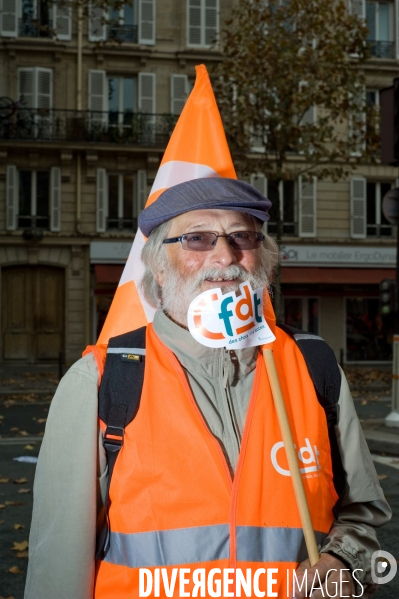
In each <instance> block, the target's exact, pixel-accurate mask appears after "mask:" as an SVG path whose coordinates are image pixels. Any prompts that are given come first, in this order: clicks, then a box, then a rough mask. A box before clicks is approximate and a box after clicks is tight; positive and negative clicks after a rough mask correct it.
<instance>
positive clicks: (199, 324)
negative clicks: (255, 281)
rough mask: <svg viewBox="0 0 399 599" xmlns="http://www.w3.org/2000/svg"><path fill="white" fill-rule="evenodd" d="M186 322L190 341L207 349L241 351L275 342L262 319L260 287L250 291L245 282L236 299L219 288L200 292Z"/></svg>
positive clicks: (233, 295) (233, 294)
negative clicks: (195, 341)
mask: <svg viewBox="0 0 399 599" xmlns="http://www.w3.org/2000/svg"><path fill="white" fill-rule="evenodd" d="M187 321H188V328H189V330H190V333H191V334H192V336H193V337H194V339H196V340H197V341H198V342H199V343H202V345H206V346H207V347H227V348H229V349H233V348H236V349H242V348H243V347H254V346H255V345H263V344H264V343H271V342H272V341H274V340H275V336H274V335H273V333H272V331H271V330H270V327H269V325H268V324H267V322H266V320H265V317H264V316H263V288H259V289H256V290H255V291H253V290H252V287H251V285H250V283H249V281H246V282H245V283H241V285H240V295H239V296H238V297H237V296H236V293H235V292H234V291H232V292H231V293H227V294H225V295H222V292H221V290H220V289H219V288H215V289H210V290H209V291H204V293H201V294H200V295H198V296H197V297H196V298H195V299H194V300H193V301H192V302H191V304H190V307H189V309H188V315H187Z"/></svg>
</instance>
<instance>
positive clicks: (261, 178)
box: [250, 173, 267, 233]
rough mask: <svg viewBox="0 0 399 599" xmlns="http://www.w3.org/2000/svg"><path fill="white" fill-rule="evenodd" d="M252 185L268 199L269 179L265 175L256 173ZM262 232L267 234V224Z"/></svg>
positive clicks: (252, 178)
mask: <svg viewBox="0 0 399 599" xmlns="http://www.w3.org/2000/svg"><path fill="white" fill-rule="evenodd" d="M250 183H251V185H252V186H253V187H255V189H257V190H258V191H260V193H261V194H263V195H264V196H265V197H266V198H267V179H266V177H265V175H262V174H260V173H254V174H253V175H251V177H250ZM262 230H263V231H264V232H265V233H267V222H265V223H263V226H262Z"/></svg>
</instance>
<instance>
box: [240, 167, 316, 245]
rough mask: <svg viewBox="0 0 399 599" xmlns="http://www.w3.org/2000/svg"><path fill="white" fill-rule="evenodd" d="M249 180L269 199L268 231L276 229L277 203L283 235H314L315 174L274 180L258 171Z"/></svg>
mask: <svg viewBox="0 0 399 599" xmlns="http://www.w3.org/2000/svg"><path fill="white" fill-rule="evenodd" d="M250 182H251V185H253V186H254V187H255V188H256V189H258V191H260V192H261V193H262V194H263V195H264V196H266V197H268V198H269V200H270V201H271V202H272V208H271V210H270V220H269V221H268V223H267V231H268V233H272V234H275V233H277V219H278V209H277V207H279V209H280V218H281V221H282V235H283V236H286V235H295V236H299V237H316V193H317V179H316V177H312V178H311V179H310V181H305V180H304V179H303V178H302V177H298V179H297V181H293V180H288V181H280V182H279V184H277V182H276V181H268V180H267V179H266V177H265V176H264V175H262V174H259V173H258V174H254V175H251V178H250Z"/></svg>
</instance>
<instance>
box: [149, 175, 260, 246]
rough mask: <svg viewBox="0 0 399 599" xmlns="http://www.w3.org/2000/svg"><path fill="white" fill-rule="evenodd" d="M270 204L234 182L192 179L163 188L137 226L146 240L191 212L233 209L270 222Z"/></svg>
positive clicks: (222, 179) (253, 189)
mask: <svg viewBox="0 0 399 599" xmlns="http://www.w3.org/2000/svg"><path fill="white" fill-rule="evenodd" d="M271 205H272V203H271V201H270V200H268V199H267V198H265V196H263V195H262V194H261V193H260V191H258V190H257V189H255V187H252V185H249V183H244V181H238V180H237V179H227V178H222V177H214V178H203V179H193V180H192V181H186V182H185V183H179V185H174V186H173V187H169V189H165V191H164V192H163V193H161V195H160V196H159V197H158V199H157V200H156V201H155V202H154V203H153V204H151V205H150V206H148V208H146V209H145V210H143V212H142V213H141V214H140V216H139V227H140V229H141V231H142V233H143V235H145V236H146V237H148V236H149V234H150V233H151V231H152V230H153V229H154V228H155V227H157V226H158V225H161V224H162V223H164V222H165V221H167V220H170V219H171V218H174V217H175V216H178V215H179V214H183V212H190V211H191V210H208V209H209V208H213V209H217V208H219V209H221V210H235V211H236V212H246V213H247V214H251V215H252V216H255V217H256V218H258V219H259V220H261V221H263V222H264V221H267V220H269V214H268V211H269V209H270V208H271Z"/></svg>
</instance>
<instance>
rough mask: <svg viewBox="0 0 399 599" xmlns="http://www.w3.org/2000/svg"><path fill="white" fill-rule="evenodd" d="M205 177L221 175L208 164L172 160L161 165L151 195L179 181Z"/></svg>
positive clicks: (183, 181)
mask: <svg viewBox="0 0 399 599" xmlns="http://www.w3.org/2000/svg"><path fill="white" fill-rule="evenodd" d="M204 177H208V178H210V177H220V175H219V174H218V173H217V172H216V171H215V170H213V168H211V167H210V166H207V165H206V164H196V163H194V162H183V161H182V160H170V161H169V162H165V164H162V165H161V166H160V167H159V169H158V172H157V176H156V177H155V179H154V183H153V186H152V188H151V193H150V196H151V195H152V194H153V193H155V192H156V191H158V190H159V189H165V188H167V187H172V186H173V185H178V184H179V183H185V182H186V181H191V180H192V179H202V178H204Z"/></svg>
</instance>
